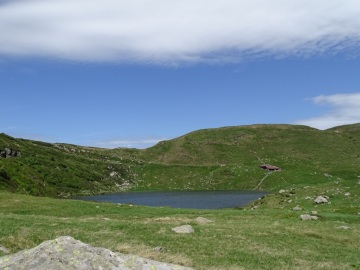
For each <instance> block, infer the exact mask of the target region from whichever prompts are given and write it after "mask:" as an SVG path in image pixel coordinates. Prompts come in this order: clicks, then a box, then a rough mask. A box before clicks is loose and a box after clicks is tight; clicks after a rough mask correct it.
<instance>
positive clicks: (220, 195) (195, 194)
mask: <svg viewBox="0 0 360 270" xmlns="http://www.w3.org/2000/svg"><path fill="white" fill-rule="evenodd" d="M265 194H267V193H265V192H258V191H243V190H240V191H143V192H121V193H114V194H105V195H95V196H86V197H80V198H77V199H80V200H85V201H97V202H112V203H123V204H136V205H146V206H170V207H174V208H193V209H220V208H234V207H241V206H244V205H246V204H249V203H251V202H252V201H255V200H257V199H259V198H261V197H262V196H263V195H265Z"/></svg>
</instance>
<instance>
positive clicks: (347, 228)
mask: <svg viewBox="0 0 360 270" xmlns="http://www.w3.org/2000/svg"><path fill="white" fill-rule="evenodd" d="M337 228H338V229H343V230H349V229H350V227H349V226H344V225H343V226H339V227H337Z"/></svg>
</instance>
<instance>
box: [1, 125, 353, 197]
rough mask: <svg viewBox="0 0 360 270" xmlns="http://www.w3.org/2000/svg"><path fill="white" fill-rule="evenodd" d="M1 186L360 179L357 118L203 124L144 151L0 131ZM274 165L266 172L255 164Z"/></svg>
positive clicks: (86, 188)
mask: <svg viewBox="0 0 360 270" xmlns="http://www.w3.org/2000/svg"><path fill="white" fill-rule="evenodd" d="M4 148H11V149H16V150H18V151H20V152H21V156H20V157H13V158H0V189H4V190H8V191H12V192H20V193H29V194H32V195H48V196H65V195H76V194H90V193H101V192H113V191H119V190H124V189H129V188H130V189H132V190H169V189H171V190H185V189H193V190H199V189H223V190H228V189H255V188H256V189H260V190H268V191H273V190H278V189H282V188H289V187H294V188H297V187H303V186H320V185H325V186H326V185H327V184H329V183H334V182H335V181H337V182H338V183H340V184H341V186H346V187H350V186H351V187H354V186H355V185H356V184H357V182H358V181H359V180H360V124H354V125H347V126H340V127H336V128H332V129H329V130H325V131H320V130H317V129H314V128H310V127H306V126H298V125H251V126H237V127H224V128H217V129H204V130H199V131H194V132H191V133H189V134H186V135H184V136H181V137H179V138H176V139H173V140H168V141H162V142H160V143H158V144H157V145H155V146H153V147H150V148H148V149H144V150H137V149H123V148H121V149H112V150H110V149H100V148H86V147H80V146H75V145H66V144H49V143H42V142H36V141H29V140H22V139H14V138H11V137H9V136H6V135H4V134H2V135H0V150H1V149H4ZM263 163H265V164H271V165H275V166H278V167H280V168H281V169H282V170H281V171H279V172H273V173H270V174H269V172H268V171H265V170H262V169H261V168H259V165H261V164H263Z"/></svg>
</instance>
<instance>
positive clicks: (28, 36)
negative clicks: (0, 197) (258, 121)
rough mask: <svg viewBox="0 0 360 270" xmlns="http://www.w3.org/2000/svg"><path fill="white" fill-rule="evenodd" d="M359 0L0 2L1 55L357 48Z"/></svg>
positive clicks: (115, 56)
mask: <svg viewBox="0 0 360 270" xmlns="http://www.w3.org/2000/svg"><path fill="white" fill-rule="evenodd" d="M359 29H360V2H359V1H356V0H342V1H339V0H316V1H314V0H221V1H208V0H181V1H179V0H137V1H134V0H103V1H97V0H51V1H48V0H14V1H5V2H3V3H1V2H0V33H1V35H0V55H1V54H2V55H15V56H19V55H20V56H40V57H53V58H60V59H69V60H80V61H116V62H123V61H129V62H150V63H160V64H172V63H175V64H177V63H184V62H185V63H186V62H199V61H200V62H201V61H238V60H239V59H240V58H241V57H244V56H246V55H262V54H271V55H273V54H275V55H285V56H286V55H289V54H290V55H293V54H296V55H303V54H305V55H307V54H310V55H311V54H314V53H323V52H327V51H332V52H334V51H335V52H336V51H337V50H343V49H346V48H348V47H351V48H352V49H354V48H356V45H358V43H359V40H360V31H359Z"/></svg>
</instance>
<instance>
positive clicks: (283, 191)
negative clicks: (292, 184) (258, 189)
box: [279, 189, 289, 194]
mask: <svg viewBox="0 0 360 270" xmlns="http://www.w3.org/2000/svg"><path fill="white" fill-rule="evenodd" d="M287 192H289V191H288V190H285V189H280V190H279V194H283V193H287Z"/></svg>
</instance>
